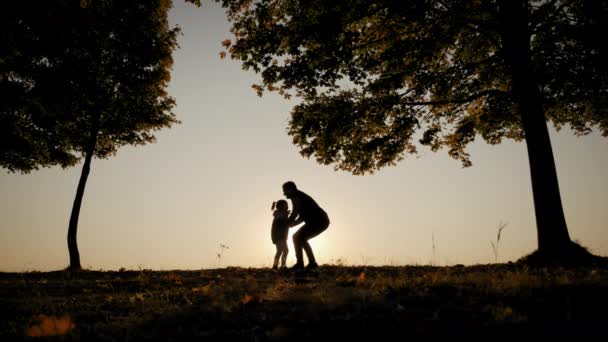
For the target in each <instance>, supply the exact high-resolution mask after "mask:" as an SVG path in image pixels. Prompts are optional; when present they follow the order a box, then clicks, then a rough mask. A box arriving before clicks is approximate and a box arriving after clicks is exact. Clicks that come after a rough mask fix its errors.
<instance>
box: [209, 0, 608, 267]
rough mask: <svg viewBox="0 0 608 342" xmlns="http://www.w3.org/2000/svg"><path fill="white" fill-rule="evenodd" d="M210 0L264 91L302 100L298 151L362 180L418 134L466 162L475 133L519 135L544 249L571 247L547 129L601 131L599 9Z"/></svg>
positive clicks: (407, 150)
mask: <svg viewBox="0 0 608 342" xmlns="http://www.w3.org/2000/svg"><path fill="white" fill-rule="evenodd" d="M218 2H221V3H222V4H223V6H224V7H226V8H227V9H228V18H229V20H231V22H232V32H233V34H234V36H235V40H234V41H231V40H226V41H224V42H223V45H224V46H225V47H226V48H227V49H228V52H229V53H230V56H231V57H232V58H233V59H237V60H240V61H241V62H242V64H243V68H244V69H246V70H250V69H251V70H254V71H255V72H258V73H261V75H262V78H263V82H262V83H261V84H257V85H254V86H253V87H254V88H255V89H256V90H257V91H258V94H259V95H260V96H261V95H262V93H263V91H265V90H269V91H278V92H279V93H280V94H283V95H285V96H287V97H289V96H292V95H297V96H300V97H301V98H302V102H301V103H300V104H298V105H297V106H295V107H294V108H293V110H292V112H291V120H290V122H289V130H288V131H289V134H290V135H291V136H292V137H293V142H294V144H295V145H297V146H298V147H299V148H300V151H301V153H302V155H304V156H306V157H310V156H314V157H315V158H316V160H317V161H318V162H319V163H321V164H335V166H336V168H337V169H342V170H347V171H350V172H352V173H354V174H363V173H365V172H373V171H374V170H377V169H379V168H382V167H384V166H387V165H394V164H395V163H396V162H397V161H399V160H401V159H402V158H403V157H404V156H405V155H406V154H415V153H416V150H417V145H416V140H418V141H419V142H420V143H421V144H422V145H428V146H430V148H431V149H432V150H433V151H436V150H438V149H440V148H442V147H445V148H447V149H448V153H449V155H450V156H452V157H454V158H456V159H459V160H460V161H462V163H463V165H464V166H469V165H471V162H470V160H469V154H467V152H466V150H465V147H466V146H467V145H468V144H469V143H471V142H472V141H473V140H474V139H475V138H476V137H477V136H481V137H482V138H483V139H484V140H485V141H486V142H487V143H490V144H498V143H500V142H501V141H502V139H503V138H510V139H514V140H517V141H519V140H522V139H524V138H525V141H526V144H527V149H528V157H529V162H530V172H531V179H532V189H533V195H534V206H535V213H536V223H537V230H538V254H542V255H543V256H544V257H548V258H556V257H557V258H559V257H560V256H563V255H564V254H568V253H567V252H568V251H570V250H572V248H575V246H574V245H573V244H572V242H571V240H570V237H569V234H568V229H567V226H566V220H565V218H564V212H563V208H562V203H561V198H560V192H559V187H558V180H557V173H556V169H555V162H554V159H553V153H552V148H551V142H550V139H549V133H548V130H547V124H546V121H547V120H550V121H552V122H553V124H554V125H555V126H556V127H557V128H560V127H561V126H562V125H565V124H569V125H570V127H571V128H572V129H573V130H574V132H575V133H576V134H579V135H583V134H587V133H589V132H590V131H591V128H592V127H593V126H595V127H597V128H599V130H600V131H601V133H602V134H603V135H604V136H607V135H608V115H607V105H608V103H607V91H608V86H607V85H608V77H607V75H608V73H607V68H606V58H607V57H608V56H607V55H606V44H604V43H603V39H600V37H601V36H600V35H601V34H605V32H608V30H607V27H606V26H607V23H608V18H607V15H606V13H607V12H608V5H607V3H606V2H605V1H593V0H572V1H566V0H546V1H525V0H495V1H491V0H490V1H473V0H469V1H466V0H465V1H449V0H448V1H433V0H412V1H400V0H380V1H367V0H335V1H324V0H312V1H280V0H267V1H248V0H223V1H218ZM562 260H563V259H562Z"/></svg>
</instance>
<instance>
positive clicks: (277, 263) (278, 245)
mask: <svg viewBox="0 0 608 342" xmlns="http://www.w3.org/2000/svg"><path fill="white" fill-rule="evenodd" d="M275 247H276V248H277V251H276V253H275V254H274V263H273V264H272V268H277V266H278V265H279V258H280V257H281V253H282V252H283V249H282V248H281V243H280V242H277V243H276V244H275Z"/></svg>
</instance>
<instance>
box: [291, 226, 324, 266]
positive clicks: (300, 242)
mask: <svg viewBox="0 0 608 342" xmlns="http://www.w3.org/2000/svg"><path fill="white" fill-rule="evenodd" d="M328 226H329V220H325V219H322V220H316V221H313V222H310V223H308V222H307V223H306V224H305V225H304V226H303V227H302V228H300V230H298V231H297V232H296V233H295V234H294V235H293V245H294V247H295V249H296V259H297V262H298V264H300V265H303V264H304V260H303V259H304V256H303V253H302V250H304V251H305V252H306V257H307V258H308V262H309V263H310V264H316V263H317V261H316V259H315V255H314V253H313V251H312V248H311V247H310V244H309V243H308V240H310V239H312V238H313V237H315V236H317V235H319V234H321V233H322V232H324V231H325V229H327V227H328Z"/></svg>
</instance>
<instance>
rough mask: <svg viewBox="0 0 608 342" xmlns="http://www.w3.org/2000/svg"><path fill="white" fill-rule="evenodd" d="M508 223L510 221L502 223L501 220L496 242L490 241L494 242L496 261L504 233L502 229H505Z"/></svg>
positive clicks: (493, 249)
mask: <svg viewBox="0 0 608 342" xmlns="http://www.w3.org/2000/svg"><path fill="white" fill-rule="evenodd" d="M508 224H509V222H505V223H502V221H500V223H499V224H498V235H497V236H496V243H494V241H490V243H491V244H492V251H493V252H494V262H498V244H499V243H500V235H501V234H502V230H503V229H505V227H506V226H507V225H508Z"/></svg>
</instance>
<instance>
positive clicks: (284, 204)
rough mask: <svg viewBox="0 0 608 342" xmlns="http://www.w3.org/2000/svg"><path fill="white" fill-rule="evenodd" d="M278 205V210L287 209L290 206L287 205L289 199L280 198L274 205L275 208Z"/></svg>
mask: <svg viewBox="0 0 608 342" xmlns="http://www.w3.org/2000/svg"><path fill="white" fill-rule="evenodd" d="M275 207H276V210H278V211H287V209H288V207H287V201H286V200H278V201H276V206H273V208H275Z"/></svg>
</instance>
